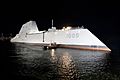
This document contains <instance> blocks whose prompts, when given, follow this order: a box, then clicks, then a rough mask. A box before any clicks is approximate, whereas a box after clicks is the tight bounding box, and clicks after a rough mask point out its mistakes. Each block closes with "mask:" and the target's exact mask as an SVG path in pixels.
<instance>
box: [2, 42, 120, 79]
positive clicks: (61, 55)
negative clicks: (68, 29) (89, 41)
mask: <svg viewBox="0 0 120 80" xmlns="http://www.w3.org/2000/svg"><path fill="white" fill-rule="evenodd" d="M0 44H1V45H0V49H1V52H2V56H1V61H2V68H1V69H2V74H3V79H5V78H8V79H11V80H120V59H119V52H117V51H116V52H111V53H106V52H99V51H84V50H75V49H60V48H58V49H51V50H43V49H42V48H41V47H39V46H30V45H29V44H28V45H27V44H11V43H9V42H1V43H0ZM113 54H114V55H113Z"/></svg>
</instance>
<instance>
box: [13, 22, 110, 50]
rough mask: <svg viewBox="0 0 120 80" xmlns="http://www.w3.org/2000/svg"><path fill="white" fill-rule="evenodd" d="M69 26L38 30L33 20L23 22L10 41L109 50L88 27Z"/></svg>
mask: <svg viewBox="0 0 120 80" xmlns="http://www.w3.org/2000/svg"><path fill="white" fill-rule="evenodd" d="M70 28H71V27H67V28H63V29H61V30H57V29H56V28H55V27H52V28H51V29H48V31H39V30H38V28H37V25H36V23H35V22H34V21H29V22H27V23H26V24H24V25H23V26H22V28H21V30H20V32H19V34H17V35H16V36H15V37H14V38H12V39H11V42H19V43H33V44H36V45H39V44H40V45H43V46H44V45H48V46H56V47H61V48H76V49H84V50H102V51H111V50H110V49H109V48H108V47H107V46H106V45H105V44H104V43H103V42H101V41H100V40H99V39H98V38H97V37H96V36H95V35H94V34H92V33H91V32H90V31H89V30H88V29H84V28H77V29H70Z"/></svg>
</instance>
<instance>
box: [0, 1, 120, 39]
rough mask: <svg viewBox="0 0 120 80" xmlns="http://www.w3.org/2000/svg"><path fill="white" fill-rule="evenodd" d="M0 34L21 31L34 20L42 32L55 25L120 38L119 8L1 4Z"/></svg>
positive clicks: (89, 4) (79, 3)
mask: <svg viewBox="0 0 120 80" xmlns="http://www.w3.org/2000/svg"><path fill="white" fill-rule="evenodd" d="M0 4H1V6H0V24H1V26H0V32H1V33H4V34H9V33H13V34H16V33H18V32H19V30H20V28H21V26H22V24H24V23H26V22H28V21H30V20H34V21H36V23H37V25H38V28H39V30H44V29H46V30H47V29H48V28H50V27H51V19H52V18H53V19H54V26H56V27H57V28H62V27H63V26H73V27H75V26H82V25H83V26H84V27H85V28H88V29H89V30H90V31H91V32H92V33H94V34H95V35H96V36H98V37H100V38H102V37H110V36H117V37H118V36H119V33H120V31H119V21H120V8H119V7H120V5H119V2H118V1H115V0H113V1H111V0H103V1H102V0H100V1H98V0H95V1H93V0H83V1H80V0H78V1H75V0H73V1H70V0H60V1H58V0H56V1H51V0H49V1H47V0H44V1H41V0H40V1H37V2H36V1H34V0H32V1H30V0H29V1H28V2H27V1H13V2H10V1H9V2H7V1H6V2H1V3H0Z"/></svg>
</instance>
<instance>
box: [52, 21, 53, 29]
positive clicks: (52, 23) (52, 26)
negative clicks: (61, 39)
mask: <svg viewBox="0 0 120 80" xmlns="http://www.w3.org/2000/svg"><path fill="white" fill-rule="evenodd" d="M52 27H53V19H52Z"/></svg>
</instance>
